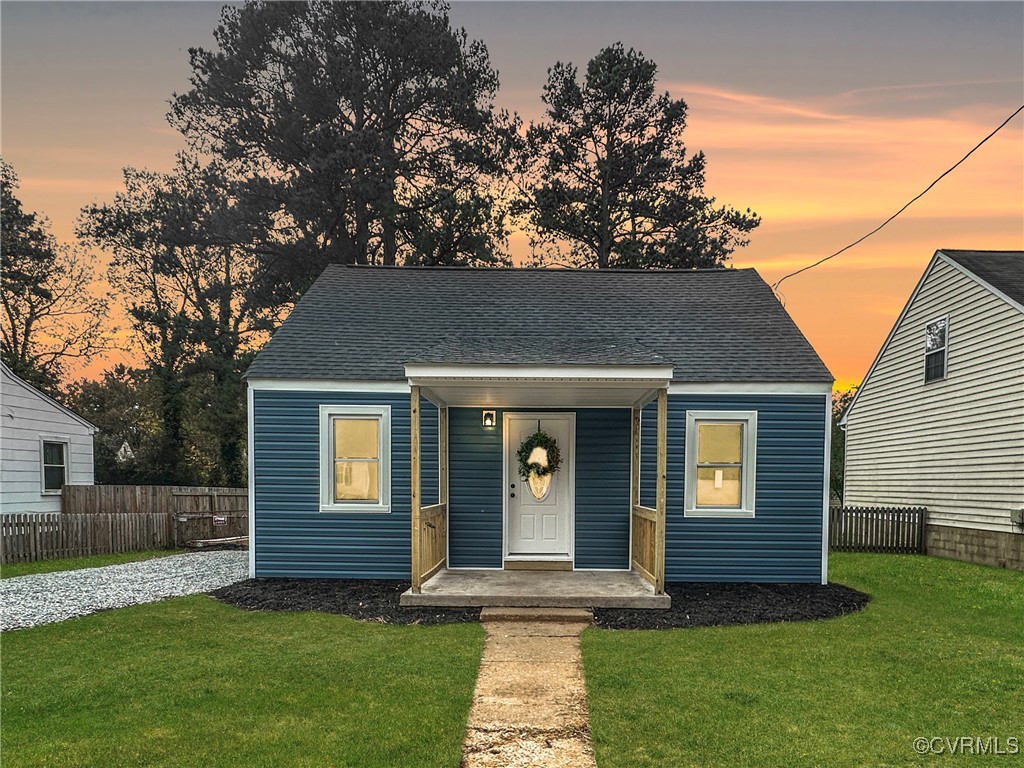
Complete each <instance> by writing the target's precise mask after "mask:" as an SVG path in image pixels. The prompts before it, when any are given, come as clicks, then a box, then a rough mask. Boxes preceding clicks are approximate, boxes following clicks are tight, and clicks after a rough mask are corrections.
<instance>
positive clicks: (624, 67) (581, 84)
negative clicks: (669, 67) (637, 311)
mask: <svg viewBox="0 0 1024 768" xmlns="http://www.w3.org/2000/svg"><path fill="white" fill-rule="evenodd" d="M656 76H657V66H656V65H655V63H654V62H653V61H651V60H649V59H646V58H644V57H643V55H642V54H640V53H638V52H637V51H634V50H632V49H630V50H628V51H627V50H626V49H625V48H624V47H623V46H622V44H621V43H617V44H615V45H613V46H611V47H608V48H605V49H604V50H602V51H601V52H600V53H598V54H597V56H595V57H594V58H593V59H591V61H590V63H589V64H588V65H587V70H586V73H585V75H584V76H583V78H582V80H581V79H580V78H579V75H578V72H577V70H576V67H574V66H573V65H572V64H563V63H561V62H559V63H557V64H555V66H554V67H552V68H551V69H549V70H548V81H547V84H546V85H545V86H544V95H543V97H542V99H543V102H544V104H545V105H546V106H547V110H546V112H545V117H544V119H542V120H541V121H539V122H537V123H534V124H531V125H530V127H529V129H528V130H527V132H526V140H525V144H524V147H523V152H522V154H521V162H520V172H521V173H522V174H523V179H524V182H523V185H522V190H523V194H522V196H521V198H520V199H519V201H518V203H517V206H516V210H517V211H518V212H519V213H520V214H523V215H524V216H525V218H526V219H527V221H528V222H529V225H530V226H531V228H532V238H533V245H534V247H535V249H536V251H537V252H538V253H539V254H540V258H541V260H547V261H558V262H561V263H567V264H570V265H572V266H580V267H597V268H600V269H606V268H609V267H619V268H625V267H632V268H670V269H686V268H694V267H718V266H722V265H723V264H724V262H725V260H726V259H727V258H728V257H729V254H730V253H732V251H733V250H734V249H735V248H737V247H740V246H743V245H745V244H746V243H747V239H746V238H747V235H748V233H749V232H750V231H751V230H753V229H754V228H755V227H756V226H757V225H758V224H759V223H760V219H759V218H758V217H757V216H756V215H755V214H754V213H752V212H751V211H750V210H749V209H747V211H745V212H740V211H737V210H734V209H732V208H729V207H726V206H716V204H715V200H714V198H712V197H709V196H707V195H706V194H705V192H704V172H705V158H704V154H703V153H701V152H697V153H696V154H689V153H688V152H687V149H686V145H685V143H684V141H683V130H684V129H685V127H686V112H687V107H686V103H685V102H684V101H683V100H682V99H673V98H672V97H671V96H670V95H669V94H668V93H661V94H658V93H656Z"/></svg>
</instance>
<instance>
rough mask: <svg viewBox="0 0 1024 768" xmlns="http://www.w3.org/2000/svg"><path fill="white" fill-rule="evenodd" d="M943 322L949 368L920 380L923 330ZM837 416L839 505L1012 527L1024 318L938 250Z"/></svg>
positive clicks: (1020, 440) (1019, 470)
mask: <svg viewBox="0 0 1024 768" xmlns="http://www.w3.org/2000/svg"><path fill="white" fill-rule="evenodd" d="M940 319H945V320H946V322H947V326H946V328H947V332H946V333H947V335H946V342H947V348H948V351H947V356H946V360H945V365H946V369H945V375H944V376H942V377H939V378H936V379H934V380H929V381H926V377H925V329H926V327H927V326H928V325H929V324H930V323H933V322H935V321H937V320H940ZM843 423H844V425H845V426H846V429H847V438H846V483H845V489H844V490H845V492H844V501H846V503H848V504H859V505H879V504H885V505H914V506H926V507H928V508H929V510H930V521H931V522H932V523H933V524H939V525H955V526H960V525H962V526H973V527H980V528H986V529H988V530H1005V531H1009V530H1010V527H1009V520H1010V510H1011V509H1012V508H1015V507H1019V506H1022V505H1024V313H1022V312H1021V311H1020V310H1019V309H1018V308H1017V307H1016V306H1014V304H1013V302H1009V301H1007V300H1006V299H1005V298H1004V297H1002V296H1000V295H998V294H997V293H996V292H994V291H993V290H991V286H989V285H988V284H986V283H985V282H984V281H982V280H979V279H977V277H976V276H975V275H974V274H973V273H971V272H970V271H969V270H965V269H964V268H963V266H962V265H961V264H959V263H957V262H956V261H955V260H953V259H950V258H948V257H946V255H945V254H944V253H943V252H941V251H939V252H937V253H936V254H935V256H934V257H933V259H932V261H931V263H930V264H929V266H928V269H927V270H926V271H925V274H924V275H923V276H922V279H921V281H920V282H919V283H918V285H917V287H916V288H915V290H914V293H913V294H912V295H911V298H910V300H909V301H908V302H907V305H906V307H904V309H903V312H901V314H900V317H899V319H898V321H897V323H896V325H895V326H894V328H893V330H892V331H891V332H890V334H889V337H888V339H887V340H886V343H885V344H884V345H883V347H882V349H881V350H880V352H879V354H878V356H877V357H876V358H875V361H874V363H873V364H872V367H871V369H870V371H869V373H868V375H867V377H866V378H865V380H864V383H863V385H862V386H861V388H860V390H859V391H858V393H857V396H856V397H855V398H854V401H853V403H852V404H851V407H850V409H849V410H848V411H847V414H846V416H845V418H844V420H843Z"/></svg>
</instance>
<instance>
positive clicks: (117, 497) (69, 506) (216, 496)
mask: <svg viewBox="0 0 1024 768" xmlns="http://www.w3.org/2000/svg"><path fill="white" fill-rule="evenodd" d="M60 508H61V511H62V512H64V514H71V515H78V514H83V515H84V514H99V513H115V512H130V513H140V512H163V513H164V514H171V515H190V514H193V515H194V514H202V513H205V514H232V513H244V512H247V511H248V508H249V492H248V491H247V490H246V489H245V488H195V487H188V486H177V485H65V486H64V489H63V491H62V492H61V507H60Z"/></svg>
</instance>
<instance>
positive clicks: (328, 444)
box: [320, 405, 391, 512]
mask: <svg viewBox="0 0 1024 768" xmlns="http://www.w3.org/2000/svg"><path fill="white" fill-rule="evenodd" d="M320 507H321V510H323V511H326V512H390V511H391V408H390V407H389V406H349V405H323V406H320Z"/></svg>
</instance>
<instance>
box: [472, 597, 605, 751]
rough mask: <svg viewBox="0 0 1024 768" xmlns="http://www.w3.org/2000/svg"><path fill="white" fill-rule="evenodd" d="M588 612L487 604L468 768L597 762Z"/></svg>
mask: <svg viewBox="0 0 1024 768" xmlns="http://www.w3.org/2000/svg"><path fill="white" fill-rule="evenodd" d="M592 619H593V616H592V614H591V612H590V611H589V610H583V609H557V608H485V609H483V611H482V612H481V615H480V620H481V621H482V622H483V625H484V629H485V631H486V633H487V641H486V644H485V645H484V654H483V660H482V661H481V665H480V675H479V677H478V678H477V683H476V694H475V696H474V698H473V708H472V709H471V710H470V713H469V727H468V729H467V732H466V741H465V743H464V745H463V763H462V765H463V766H464V767H465V768H491V767H492V766H503V767H508V768H521V767H524V766H543V767H544V768H562V767H563V766H564V767H565V768H569V767H570V766H572V768H589V767H590V766H594V750H593V747H592V745H591V741H590V723H589V717H588V713H587V692H586V688H585V686H584V682H583V661H582V658H581V656H580V643H579V635H580V632H582V631H583V629H584V628H585V627H587V626H588V625H589V624H590V622H591V620H592Z"/></svg>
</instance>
